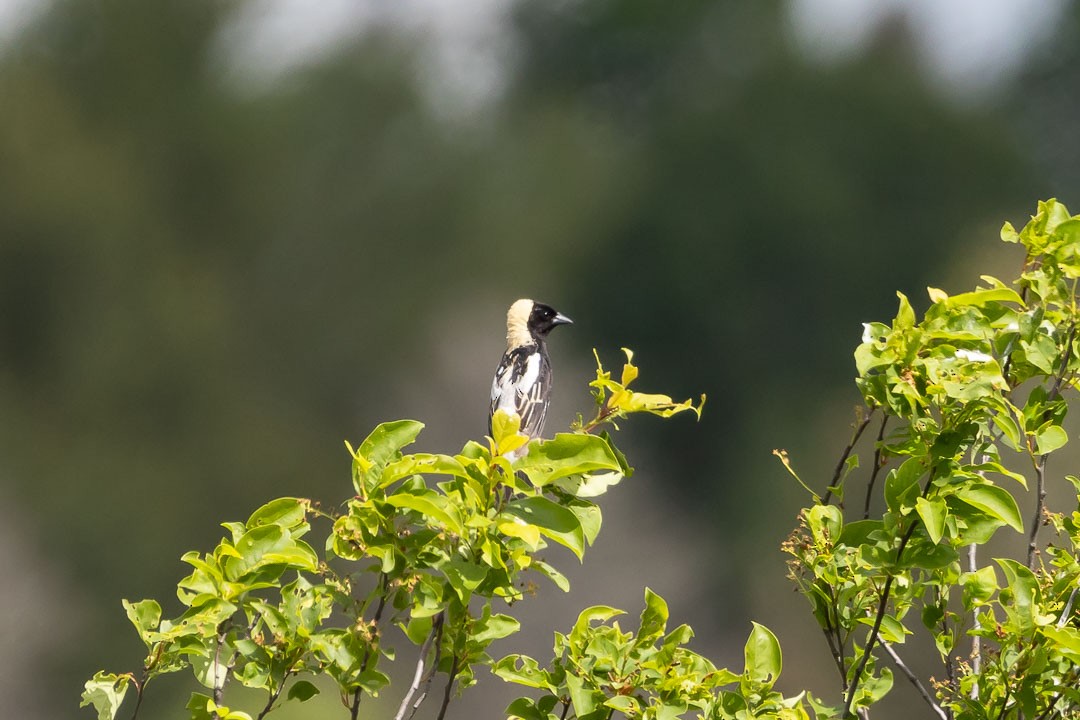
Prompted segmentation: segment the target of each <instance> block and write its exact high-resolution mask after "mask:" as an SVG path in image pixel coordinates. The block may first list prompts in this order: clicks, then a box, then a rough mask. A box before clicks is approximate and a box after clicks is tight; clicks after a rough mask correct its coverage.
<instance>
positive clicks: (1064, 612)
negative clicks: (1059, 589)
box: [1057, 587, 1080, 628]
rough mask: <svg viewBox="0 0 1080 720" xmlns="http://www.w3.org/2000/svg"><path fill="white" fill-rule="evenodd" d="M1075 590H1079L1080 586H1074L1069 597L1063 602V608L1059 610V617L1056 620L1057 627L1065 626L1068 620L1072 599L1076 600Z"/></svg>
mask: <svg viewBox="0 0 1080 720" xmlns="http://www.w3.org/2000/svg"><path fill="white" fill-rule="evenodd" d="M1077 590H1080V588H1075V587H1074V588H1073V589H1072V592H1071V593H1069V599H1068V601H1067V602H1066V603H1065V608H1064V609H1063V610H1062V611H1061V617H1059V618H1058V621H1057V626H1058V627H1059V628H1062V627H1065V624H1066V623H1067V622H1069V615H1070V614H1072V607H1073V601H1075V600H1076V591H1077Z"/></svg>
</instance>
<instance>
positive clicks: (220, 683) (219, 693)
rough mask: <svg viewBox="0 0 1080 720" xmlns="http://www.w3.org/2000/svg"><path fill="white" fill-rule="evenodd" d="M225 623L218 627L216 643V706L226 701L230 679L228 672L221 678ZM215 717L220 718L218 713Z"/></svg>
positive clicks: (215, 713)
mask: <svg viewBox="0 0 1080 720" xmlns="http://www.w3.org/2000/svg"><path fill="white" fill-rule="evenodd" d="M223 627H224V623H222V625H219V626H218V634H217V637H216V638H215V643H214V704H215V705H221V703H222V701H223V700H224V699H225V680H226V679H227V678H228V673H227V672H226V675H225V677H219V674H220V673H221V644H222V643H223V642H225V630H223V629H222V628H223ZM214 717H219V716H218V714H217V711H214Z"/></svg>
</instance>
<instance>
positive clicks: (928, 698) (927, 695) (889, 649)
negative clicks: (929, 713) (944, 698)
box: [881, 642, 949, 720]
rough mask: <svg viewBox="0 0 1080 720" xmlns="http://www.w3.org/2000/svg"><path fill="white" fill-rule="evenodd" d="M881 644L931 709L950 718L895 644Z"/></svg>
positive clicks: (942, 718)
mask: <svg viewBox="0 0 1080 720" xmlns="http://www.w3.org/2000/svg"><path fill="white" fill-rule="evenodd" d="M881 646H882V647H883V648H885V652H887V653H889V657H891V658H892V661H893V662H894V663H895V664H896V667H898V668H900V672H902V673H903V674H904V676H905V677H906V678H907V679H908V680H909V681H910V682H911V684H912V685H914V686H915V689H916V690H918V691H919V694H920V695H922V698H923V700H925V701H926V703H927V704H928V705H929V706H930V709H931V710H933V711H934V712H935V713H936V714H937V716H938V717H940V718H941V720H949V716H948V715H946V714H945V711H944V710H942V709H941V706H940V705H938V704H937V702H935V701H934V697H933V696H932V695H931V694H930V691H929V690H927V689H926V686H925V685H923V684H922V681H921V680H919V678H918V677H916V676H915V673H913V672H912V671H911V668H909V667H908V666H907V665H905V664H904V661H903V660H902V659H901V658H900V655H899V654H897V652H896V650H894V649H893V646H892V645H891V644H889V643H887V642H882V643H881Z"/></svg>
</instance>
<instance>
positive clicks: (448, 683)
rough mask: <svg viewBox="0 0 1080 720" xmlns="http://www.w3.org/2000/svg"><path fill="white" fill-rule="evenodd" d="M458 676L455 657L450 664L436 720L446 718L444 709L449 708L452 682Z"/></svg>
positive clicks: (452, 687)
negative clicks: (448, 675)
mask: <svg viewBox="0 0 1080 720" xmlns="http://www.w3.org/2000/svg"><path fill="white" fill-rule="evenodd" d="M457 674H458V659H457V656H456V655H455V656H454V658H453V661H452V662H451V663H450V677H449V678H448V679H447V681H446V692H444V693H443V701H442V707H440V708H439V716H438V718H437V720H443V718H445V717H446V708H448V707H449V706H450V692H451V691H452V690H453V689H454V680H455V679H456V678H457Z"/></svg>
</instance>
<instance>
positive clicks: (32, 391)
mask: <svg viewBox="0 0 1080 720" xmlns="http://www.w3.org/2000/svg"><path fill="white" fill-rule="evenodd" d="M859 5H860V4H859V3H849V2H842V1H841V0H799V1H798V2H779V1H778V0H767V1H762V0H757V1H753V2H752V1H750V0H746V1H745V2H734V1H731V2H701V1H700V0H684V1H682V2H678V3H658V2H648V1H646V0H576V1H574V0H562V1H559V2H541V1H539V0H537V1H528V0H519V1H518V2H515V3H511V4H508V5H506V4H502V3H496V2H494V0H486V1H485V2H480V1H479V0H477V2H475V3H471V2H470V3H466V2H457V3H455V2H453V0H444V1H438V2H436V1H435V0H432V2H423V1H422V0H413V1H410V2H402V3H395V4H392V6H391V5H390V4H387V5H385V6H384V5H383V4H380V3H377V2H374V1H370V2H355V3H347V2H337V1H336V0H335V1H334V2H330V1H329V0H327V2H324V3H311V4H305V3H304V2H301V1H300V0H275V1H273V2H271V1H269V0H266V1H260V0H248V1H247V2H239V1H233V2H222V1H221V0H153V1H150V0H70V1H57V2H52V3H47V2H34V1H33V0H3V2H0V550H2V551H3V552H2V563H3V565H2V569H0V571H2V573H3V577H4V581H3V583H2V586H0V604H2V607H3V608H4V613H3V614H2V616H0V646H2V647H0V695H2V696H3V697H4V698H5V705H6V707H7V708H8V710H7V712H10V713H13V714H12V715H11V716H12V717H21V718H30V719H31V720H32V719H34V718H53V717H71V716H75V715H76V714H77V713H76V711H75V709H74V708H75V706H76V705H77V703H78V695H79V692H80V691H81V684H82V681H83V680H84V679H85V678H86V677H88V676H89V675H90V674H92V673H93V671H94V670H96V669H99V668H108V669H110V670H114V671H120V670H126V669H134V668H135V666H136V664H137V663H138V662H139V661H140V659H141V646H140V645H139V643H138V641H137V639H136V638H135V636H134V633H133V632H131V631H130V630H129V626H128V623H127V620H126V618H125V617H124V614H123V611H122V609H121V607H120V599H121V598H131V599H138V598H142V597H157V598H161V599H162V600H163V601H164V605H165V607H166V612H169V611H173V612H175V611H176V610H177V603H176V602H175V598H174V597H173V596H172V593H173V590H172V589H173V587H174V585H175V582H176V580H177V579H178V578H179V577H181V576H182V575H183V574H184V573H185V570H184V567H185V566H183V565H182V564H181V563H180V562H179V560H178V558H179V556H180V554H181V553H182V552H183V551H185V550H188V549H192V548H208V547H210V546H211V545H212V543H213V542H215V541H216V539H217V537H218V536H219V533H220V528H219V527H218V523H219V522H221V521H225V520H231V519H242V518H244V517H246V516H247V515H248V513H249V512H250V511H251V510H252V509H254V508H255V507H257V506H258V505H260V504H261V503H262V502H264V501H265V500H267V499H270V498H272V497H275V496H278V495H285V494H287V495H302V496H308V497H312V498H316V499H321V500H323V501H326V502H336V501H337V500H339V499H341V498H343V497H344V496H345V495H346V494H347V493H348V492H349V487H350V486H349V480H348V462H347V461H348V458H347V456H346V454H345V451H344V449H343V445H342V440H343V439H346V438H347V439H350V440H353V441H355V440H359V439H361V438H363V436H364V435H365V434H366V433H367V432H368V430H369V429H370V428H371V427H372V426H373V425H374V424H375V423H377V422H380V421H382V420H387V419H394V418H399V417H413V418H417V419H422V420H424V421H425V422H426V423H427V424H428V429H427V431H426V432H425V434H424V435H422V436H421V439H420V447H421V448H422V449H428V450H439V451H450V452H453V451H454V450H456V449H457V448H459V447H460V445H461V444H462V443H463V442H464V441H465V440H466V439H468V438H472V437H477V436H479V435H481V434H482V433H483V431H484V429H485V427H484V423H485V412H486V403H487V395H488V388H489V384H490V378H491V373H492V371H493V369H494V366H495V364H496V363H497V361H498V358H499V355H500V353H501V351H502V348H503V335H504V326H503V322H504V320H503V318H504V313H505V310H506V307H507V306H508V305H509V304H510V302H512V301H513V300H514V299H516V298H517V297H521V296H526V297H534V298H537V299H542V300H544V301H546V302H549V303H551V304H553V305H554V306H556V307H557V308H559V309H560V310H562V311H563V312H565V313H567V314H568V315H570V316H571V317H573V318H574V319H575V321H576V324H575V325H574V326H573V327H572V328H569V329H564V330H559V331H558V332H557V333H556V334H555V335H554V336H553V337H552V341H551V345H552V354H553V359H554V363H555V371H556V380H557V388H556V394H557V398H556V404H555V408H554V410H553V412H552V413H551V414H550V415H549V430H550V431H554V430H555V429H558V428H560V427H561V426H564V425H566V424H567V423H569V422H570V420H571V419H572V418H573V416H574V414H575V413H576V412H578V411H583V410H586V409H587V407H588V402H589V398H588V395H587V392H586V390H585V383H586V382H587V381H588V379H589V377H590V376H591V373H592V354H591V348H593V347H596V348H598V349H599V350H600V352H601V355H602V357H603V358H604V359H605V360H606V362H607V364H609V365H614V366H617V365H618V362H619V358H620V354H619V352H618V348H619V347H621V346H628V347H631V348H633V349H634V350H635V351H636V353H637V355H636V359H637V360H638V361H639V364H640V366H641V367H642V370H643V379H642V380H641V381H640V384H641V386H642V389H644V390H650V389H651V390H654V391H662V392H670V393H672V394H674V395H678V396H682V397H685V396H688V395H696V394H698V393H700V392H706V393H708V395H709V398H710V399H709V404H708V406H707V408H706V413H705V415H704V418H703V419H702V421H701V422H700V424H694V423H693V422H692V421H690V420H686V419H683V418H679V419H676V420H673V421H672V422H670V423H660V422H659V421H650V420H649V419H644V420H638V421H635V422H633V423H631V424H630V427H629V428H628V429H627V430H626V431H625V432H624V435H623V439H622V445H623V448H624V449H625V450H626V451H627V452H628V454H629V455H630V456H631V460H632V461H633V462H634V463H635V464H636V465H637V467H638V473H637V474H636V475H635V476H634V477H633V478H632V479H631V480H629V481H627V482H625V483H624V484H623V485H622V486H620V487H619V488H617V492H615V493H614V494H613V496H612V497H610V498H608V499H606V500H605V502H604V503H602V504H603V507H604V508H605V513H606V514H605V523H606V528H605V533H604V534H602V535H601V539H600V541H599V543H598V545H597V547H596V548H595V549H594V552H593V553H592V554H591V555H590V556H587V557H586V563H587V564H586V570H585V571H581V570H579V571H578V572H576V573H575V574H574V575H573V576H572V577H573V581H574V583H575V585H574V589H573V591H572V592H571V594H570V595H568V596H562V595H561V594H560V593H558V591H557V590H555V589H554V588H553V587H545V588H543V589H542V592H541V595H540V597H539V598H538V599H536V600H534V601H533V602H532V603H527V604H526V605H527V606H528V607H523V612H524V613H525V615H526V619H525V622H526V626H527V632H526V634H525V635H524V636H523V638H522V640H521V642H522V643H523V644H524V647H525V649H526V650H529V651H532V652H537V653H541V654H543V653H544V652H545V648H549V647H550V640H551V631H552V630H553V629H555V628H556V627H563V626H565V625H567V624H568V623H569V622H570V621H571V620H572V618H573V617H575V616H576V613H577V612H578V611H579V610H580V609H581V608H583V607H585V606H586V605H588V604H592V603H598V602H603V603H607V604H611V605H615V606H619V607H624V608H626V609H628V610H629V611H630V612H631V613H632V614H634V615H636V614H637V612H638V610H639V608H640V605H641V595H642V591H643V586H644V585H645V584H648V585H650V586H651V587H653V588H654V589H655V590H657V591H658V592H660V593H661V594H663V595H665V596H666V597H667V598H668V600H669V601H670V603H671V605H672V611H673V615H674V616H675V618H676V619H677V621H678V622H682V621H687V622H690V623H691V624H693V625H694V626H695V628H696V629H697V630H698V638H697V640H696V641H695V642H696V645H695V647H696V648H697V649H699V650H701V651H703V652H707V653H710V654H711V655H713V656H714V657H715V658H716V659H717V661H719V662H731V663H738V662H739V661H740V658H741V645H742V640H743V638H745V635H746V633H747V632H748V630H749V628H750V620H751V619H754V620H757V621H760V622H763V623H765V624H768V625H770V626H771V627H773V628H774V629H775V630H776V631H777V632H778V634H779V636H780V639H781V642H782V643H783V646H784V651H785V655H786V658H785V659H786V662H785V675H784V678H783V682H782V685H783V687H784V688H785V689H786V690H787V691H789V692H792V691H795V690H796V689H798V688H802V687H804V686H809V687H810V688H811V689H812V690H813V691H814V692H815V693H816V694H818V695H824V696H825V698H826V699H827V700H832V701H836V699H837V698H836V697H835V686H836V682H835V680H834V679H833V678H832V677H831V675H830V674H829V673H828V668H827V667H826V666H827V662H828V660H827V654H826V648H825V646H824V643H823V642H822V641H821V639H820V636H819V634H818V633H817V632H816V631H814V630H813V628H812V627H811V619H810V617H809V614H808V613H807V612H806V607H805V602H804V601H803V600H802V599H801V598H799V597H797V596H795V595H794V594H792V593H791V592H789V591H788V588H787V586H786V585H785V581H784V577H783V576H784V572H785V570H784V558H783V556H782V554H781V553H780V551H779V550H778V549H777V548H778V545H779V543H780V541H781V540H782V539H783V538H784V536H785V535H786V534H787V532H788V530H789V529H790V527H791V526H792V524H793V520H794V515H795V512H796V511H797V509H798V508H799V507H800V506H801V503H803V501H804V497H802V496H801V495H800V492H799V491H798V489H797V487H796V486H795V485H794V483H793V482H792V481H790V480H789V479H788V478H787V476H786V475H785V473H784V472H783V470H782V468H780V466H779V465H778V463H776V461H775V459H774V458H772V457H771V454H770V451H771V450H772V448H774V447H784V448H787V449H788V450H789V451H790V452H791V454H792V457H793V459H794V460H795V462H796V464H797V466H798V467H799V468H800V469H801V470H802V471H803V474H804V477H806V478H808V479H809V480H811V481H812V482H813V483H814V484H815V485H816V486H818V487H821V486H823V485H824V484H825V483H826V480H827V478H828V476H829V473H830V472H831V466H832V464H833V463H834V462H835V458H836V457H837V455H838V453H839V451H840V450H841V449H842V447H843V445H844V444H845V443H846V441H847V437H848V434H849V429H848V424H849V422H850V413H851V408H852V407H853V406H854V405H855V403H856V402H857V394H856V392H855V389H854V385H853V384H852V382H851V378H852V376H853V374H854V368H853V363H852V361H851V352H852V350H853V348H854V345H855V344H856V343H857V341H858V338H859V335H860V332H861V328H860V323H861V322H862V321H866V320H870V319H884V318H888V317H891V313H892V312H893V310H894V307H895V295H894V291H895V290H897V289H900V290H903V291H904V292H906V293H908V294H909V295H910V296H912V297H913V298H914V299H916V301H917V302H922V303H923V304H924V305H925V302H924V301H923V298H925V293H924V290H923V288H924V287H925V286H926V285H927V284H932V285H936V286H941V287H944V288H947V289H956V288H967V287H969V286H971V285H973V284H974V283H975V282H976V280H977V276H978V274H979V273H982V272H993V273H1001V274H1002V275H1005V276H1011V275H1009V273H1013V272H1015V270H1016V269H1017V266H1018V263H1019V261H1020V259H1019V258H1017V257H1015V256H1013V255H1010V254H1009V252H1008V251H1007V250H1003V249H1002V248H1000V247H999V246H998V245H999V244H998V243H997V241H996V238H997V230H998V228H999V227H1000V225H1001V222H1002V221H1003V220H1005V219H1009V220H1012V221H1013V222H1014V223H1016V224H1017V225H1018V226H1019V225H1020V224H1022V223H1023V222H1024V219H1025V218H1026V216H1027V214H1028V213H1030V212H1032V211H1033V209H1034V204H1035V201H1036V200H1037V199H1039V198H1044V197H1050V196H1057V197H1059V198H1060V199H1062V200H1063V201H1064V202H1065V203H1066V204H1071V205H1074V206H1080V200H1078V199H1077V190H1078V189H1080V141H1078V138H1077V135H1076V134H1075V119H1076V118H1077V117H1080V108H1078V107H1077V104H1078V102H1080V101H1078V98H1080V95H1078V94H1077V93H1076V92H1075V90H1076V88H1077V87H1078V84H1080V77H1078V72H1077V68H1078V67H1080V62H1078V61H1080V57H1078V55H1080V52H1078V45H1077V43H1076V37H1077V36H1078V35H1077V33H1078V32H1080V9H1078V8H1080V6H1078V5H1077V4H1076V3H1068V2H1064V1H1060V2H1059V1H1055V2H1048V3H1039V2H1028V3H1023V2H1004V1H998V0H995V2H981V3H972V2H964V3H953V4H943V5H947V6H949V8H947V9H943V8H935V7H934V6H935V5H936V4H934V3H908V4H905V3H899V2H894V3H878V4H874V5H875V8H874V9H873V10H870V9H868V8H865V7H863V8H861V9H860V8H859V7H858V6H859ZM889 8H891V10H890V9H889ZM1072 209H1073V211H1074V212H1075V211H1076V210H1077V209H1078V207H1073V208H1072ZM561 560H562V561H563V562H564V563H566V564H571V563H573V562H574V561H573V560H572V559H571V558H568V557H562V558H561ZM500 649H501V650H505V651H507V652H509V647H508V645H506V644H504V645H503V647H502V648H500ZM168 685H169V683H168V682H165V683H163V684H162V685H161V687H160V689H159V691H158V692H159V693H160V695H159V696H158V697H157V698H152V699H151V700H148V702H149V703H151V704H150V705H149V706H148V709H147V710H146V713H147V714H146V717H182V716H183V713H182V712H181V711H180V710H179V708H181V707H182V706H183V701H180V702H179V703H177V701H176V697H177V696H179V695H180V694H181V693H186V692H188V691H190V690H191V689H193V688H192V687H190V681H187V680H183V681H173V682H172V685H171V687H172V692H175V693H176V695H173V696H169V695H168V693H169V692H170V691H169V690H168V689H167V687H166V686H168ZM511 693H512V690H508V689H507V688H504V687H502V686H501V684H500V683H499V682H498V681H497V680H495V679H494V678H486V679H484V680H483V681H482V683H481V685H480V688H479V689H477V690H476V691H474V692H473V693H472V697H471V698H467V700H466V701H464V702H463V703H462V704H461V705H459V706H458V707H457V710H456V712H454V706H451V707H452V715H454V716H456V717H471V716H473V715H474V714H477V715H478V714H484V715H485V716H489V717H490V716H496V715H497V713H499V712H500V711H501V710H502V708H503V707H504V706H505V703H506V701H507V700H508V699H509V698H510V697H512V694H511ZM393 694H394V693H393V692H392V691H391V695H393ZM316 702H319V701H316ZM323 702H325V703H326V705H325V707H326V708H333V706H334V704H335V703H336V701H335V700H334V699H332V698H330V699H328V700H325V701H323ZM387 703H388V704H394V698H389V699H388V700H387ZM888 706H889V709H888V710H887V711H886V712H883V713H881V714H880V717H906V716H907V715H908V714H909V713H910V711H911V709H912V708H916V709H917V708H919V701H918V699H917V698H915V695H914V692H913V691H911V689H910V688H909V687H908V686H906V685H905V684H903V683H902V682H901V681H898V682H897V686H896V688H895V689H894V691H893V694H892V697H891V698H890V700H889V701H888ZM174 708H175V709H174ZM320 712H321V713H323V714H322V715H321V716H335V715H333V714H330V715H327V714H326V713H327V712H328V711H327V710H320ZM889 713H892V714H891V715H890V714H889ZM298 716H299V715H295V714H294V715H293V717H298ZM79 717H91V713H90V711H89V710H83V711H82V714H81V715H79ZM876 717H877V715H876Z"/></svg>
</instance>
